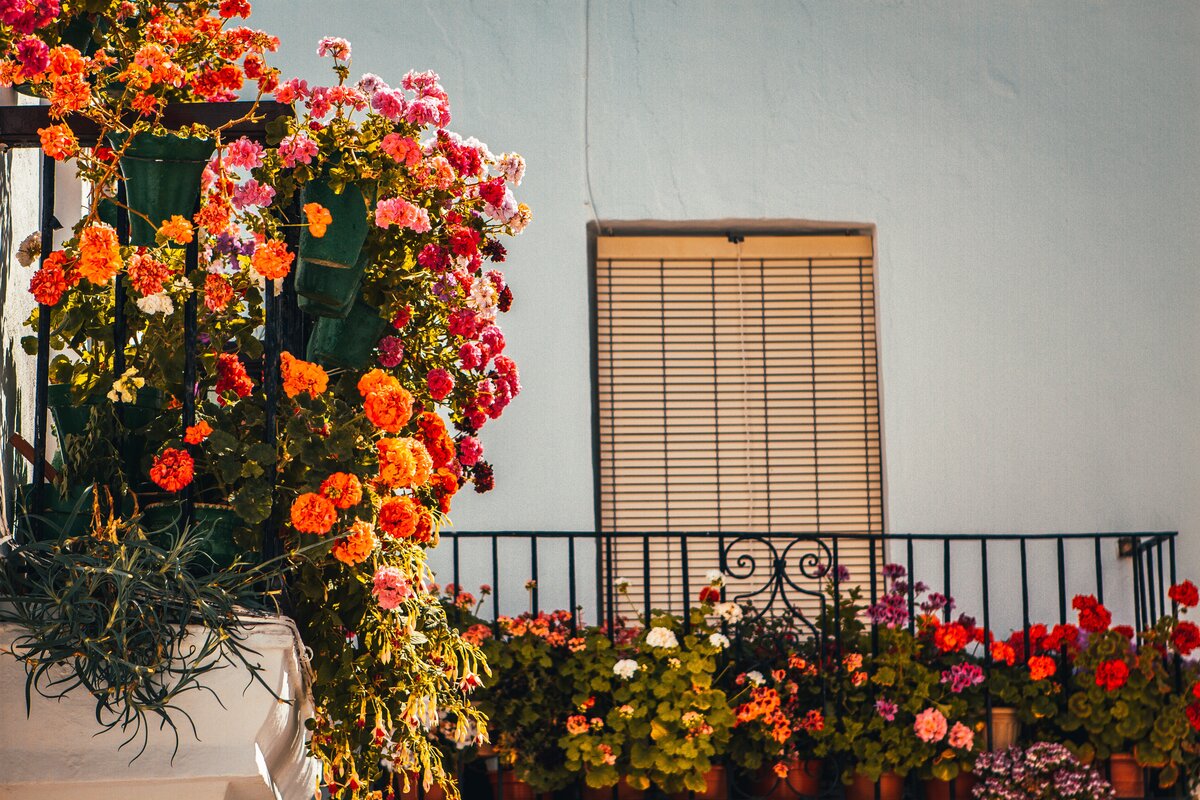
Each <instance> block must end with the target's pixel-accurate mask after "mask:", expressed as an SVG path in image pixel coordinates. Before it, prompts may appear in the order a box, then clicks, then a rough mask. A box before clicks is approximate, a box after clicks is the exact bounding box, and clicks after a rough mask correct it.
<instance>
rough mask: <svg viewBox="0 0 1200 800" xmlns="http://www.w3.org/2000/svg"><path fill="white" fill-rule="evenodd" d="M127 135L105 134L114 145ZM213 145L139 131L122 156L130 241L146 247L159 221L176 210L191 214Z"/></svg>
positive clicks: (180, 214)
mask: <svg viewBox="0 0 1200 800" xmlns="http://www.w3.org/2000/svg"><path fill="white" fill-rule="evenodd" d="M128 138H129V137H128V134H124V133H110V134H109V135H108V139H109V143H110V144H111V145H112V147H113V148H114V149H120V148H121V147H123V146H124V145H125V142H126V140H127V139H128ZM215 149H216V146H215V145H214V143H213V141H212V140H211V139H202V138H197V137H194V136H174V135H171V134H167V135H163V136H159V135H155V134H151V133H140V134H138V135H137V137H136V138H135V139H134V140H133V141H132V142H130V144H129V147H128V149H126V150H125V155H124V156H122V157H121V176H122V177H123V178H124V179H125V199H126V204H127V205H128V206H129V243H130V244H132V245H135V246H142V247H151V246H153V245H154V244H155V241H154V237H155V234H156V232H157V231H158V228H159V226H160V225H162V223H163V220H166V219H170V218H171V217H173V216H175V215H176V214H178V215H179V216H181V217H184V218H185V219H189V220H190V219H191V218H192V212H193V211H195V209H196V203H197V201H198V200H199V198H200V183H201V178H202V176H203V174H204V168H205V166H206V165H207V164H208V160H209V159H210V158H212V154H213V150H215ZM143 214H144V215H145V217H143V216H142V215H143ZM147 217H148V218H149V221H147V220H146V218H147Z"/></svg>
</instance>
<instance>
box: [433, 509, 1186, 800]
mask: <svg viewBox="0 0 1200 800" xmlns="http://www.w3.org/2000/svg"><path fill="white" fill-rule="evenodd" d="M1176 537H1177V534H1176V533H1174V532H1138V533H1127V532H1120V533H1117V532H1113V533H1059V534H1024V535H1022V534H1008V533H1005V534H996V535H979V534H885V535H873V536H856V535H849V534H838V535H830V536H815V535H811V534H796V535H785V534H778V533H771V534H764V533H746V532H731V531H700V532H679V533H667V532H662V531H648V532H620V533H608V534H597V533H594V532H590V531H589V532H543V531H486V532H484V531H456V530H453V529H448V530H444V531H443V532H442V534H441V539H442V541H441V545H440V546H439V547H438V548H437V550H435V551H434V552H433V553H432V554H431V565H432V566H433V567H434V568H435V570H436V571H437V576H438V579H439V580H441V581H443V582H452V583H453V584H455V586H457V587H459V588H460V589H464V590H467V591H474V590H475V588H476V587H478V586H480V585H484V584H486V585H488V586H489V587H490V589H491V593H490V595H489V596H488V597H487V598H486V599H485V600H484V601H483V604H482V605H481V607H480V610H479V614H480V615H481V616H483V617H484V618H489V619H491V620H492V621H493V622H495V620H496V619H497V617H499V616H501V615H516V614H519V613H522V612H525V611H538V610H544V611H549V610H554V609H570V610H573V611H574V612H576V613H575V616H574V617H573V618H572V624H574V625H576V626H583V625H591V624H595V623H597V622H601V623H607V624H608V627H609V630H612V629H613V623H614V622H616V621H617V620H618V618H619V617H622V616H631V615H633V614H635V613H640V612H642V611H645V610H650V609H654V610H669V611H672V612H674V613H680V612H683V618H684V619H686V618H687V613H686V612H688V611H689V610H690V609H691V608H692V607H693V606H695V605H696V604H697V602H698V601H697V593H698V592H699V590H700V588H701V587H703V586H706V585H708V584H709V580H708V572H709V571H710V570H711V569H713V568H714V567H715V568H716V569H719V570H720V571H721V573H722V574H723V576H724V579H725V586H724V588H723V589H722V593H723V597H722V599H724V600H732V601H737V602H739V603H745V604H748V605H749V606H750V607H751V608H752V612H751V613H752V614H756V615H768V614H783V613H786V614H789V615H790V616H791V617H792V618H793V619H795V620H796V621H797V625H796V627H797V628H798V629H799V630H800V632H801V635H803V634H804V632H805V629H807V632H808V633H809V634H810V635H821V633H820V632H819V631H818V628H817V625H816V620H817V617H818V615H819V614H820V613H821V611H822V610H823V609H824V608H825V604H826V602H827V599H826V596H825V595H824V594H823V593H822V588H823V586H824V585H825V583H826V581H828V580H832V581H833V582H834V584H835V591H838V590H839V589H845V590H846V591H848V590H849V589H850V588H851V587H852V586H857V587H859V590H860V591H861V592H862V596H863V598H864V600H870V601H871V602H874V601H875V600H876V599H877V598H879V597H880V596H881V595H882V594H883V592H884V591H885V584H884V579H883V577H882V567H883V565H884V564H885V563H896V564H900V565H901V566H903V567H904V568H905V570H906V572H907V574H908V575H909V576H911V578H912V580H910V581H909V582H908V586H909V590H908V591H909V595H908V601H909V608H908V611H909V614H908V624H909V625H910V626H913V625H914V624H915V622H914V621H915V619H916V616H917V613H914V612H919V609H918V608H917V605H918V599H917V595H916V592H915V591H914V588H913V584H914V583H915V582H917V581H923V582H924V583H926V584H927V585H928V587H929V590H930V591H932V592H940V593H942V594H944V595H946V596H950V597H954V598H955V600H956V606H955V609H954V614H955V615H957V614H959V613H965V614H968V615H970V616H971V617H973V618H975V619H976V620H977V622H978V623H979V625H981V626H982V627H983V628H984V629H985V630H989V631H992V632H994V633H995V635H996V636H997V637H998V638H999V637H1002V636H1006V635H1007V634H1008V632H1009V631H1016V630H1022V631H1023V632H1024V635H1025V640H1026V641H1028V635H1029V630H1030V627H1031V626H1032V625H1033V624H1034V623H1036V622H1046V623H1054V622H1061V623H1066V622H1068V621H1069V617H1070V616H1071V615H1072V610H1071V600H1072V598H1073V597H1074V596H1075V595H1078V594H1085V595H1086V594H1091V595H1095V596H1096V597H1097V599H1098V600H1100V601H1101V602H1102V603H1104V604H1106V605H1107V606H1108V607H1109V608H1111V609H1112V610H1113V612H1114V617H1115V620H1114V621H1115V622H1123V623H1126V624H1130V625H1131V626H1132V627H1134V628H1135V629H1136V630H1143V629H1145V628H1146V627H1149V626H1150V625H1152V624H1153V623H1154V621H1155V620H1156V619H1157V618H1158V617H1159V616H1160V615H1161V614H1164V613H1170V612H1171V611H1173V610H1176V609H1174V606H1173V604H1172V601H1171V600H1170V599H1169V597H1168V594H1167V590H1168V588H1169V587H1170V586H1171V585H1172V584H1173V583H1175V582H1176V579H1177V575H1176V561H1175V540H1176ZM863 539H868V540H869V544H870V545H871V546H870V547H869V548H867V551H868V553H869V554H870V555H869V557H868V561H867V563H866V564H865V565H863V564H861V563H860V564H858V565H857V566H858V569H857V570H852V571H851V574H850V575H849V578H848V580H847V581H845V583H844V584H843V583H842V577H843V576H844V574H843V572H842V570H839V567H840V566H844V563H843V562H842V560H841V556H842V554H843V553H844V552H846V551H847V550H848V549H849V550H852V551H854V552H857V553H859V554H861V553H862V551H863V548H862V547H861V546H859V547H855V548H847V546H846V545H847V543H848V542H851V541H854V542H855V543H856V544H859V545H861V543H862V540H863ZM631 553H632V554H633V556H631V555H630V554H631ZM614 554H624V557H623V558H622V557H620V555H614ZM638 554H640V558H637V557H636V556H637V555H638ZM664 554H666V555H664ZM860 561H861V556H860ZM864 566H865V569H863V568H862V567H864ZM941 613H942V614H944V615H945V618H946V619H947V620H949V619H950V615H951V611H950V609H949V608H946V609H943V610H942V612H941ZM873 644H875V645H877V643H873ZM982 656H983V666H984V670H985V673H986V672H987V671H988V670H989V669H990V667H991V656H990V652H988V649H987V648H984V652H983V653H982ZM753 667H754V665H737V664H731V665H729V667H728V668H730V669H734V670H738V671H744V670H746V669H751V668H753ZM984 685H985V686H986V685H987V682H986V681H985V684H984ZM991 708H992V704H991V698H990V697H987V718H986V725H987V728H988V731H989V734H990V730H991V724H992V720H991ZM462 766H463V770H462V772H463V775H462V779H463V786H464V797H467V798H487V797H492V796H494V797H496V798H497V800H504V798H503V787H504V785H505V784H504V782H503V781H498V782H497V789H496V790H495V792H494V793H493V790H491V789H490V788H489V787H488V785H487V783H486V782H485V781H483V780H482V777H481V775H479V774H477V773H478V772H479V767H478V764H477V763H476V764H465V765H462ZM726 775H727V776H728V777H727V780H729V781H730V783H731V785H730V786H729V787H728V797H730V798H752V797H754V795H753V794H751V793H750V792H749V790H748V789H746V788H745V787H742V786H739V785H736V779H735V778H734V773H733V771H732V770H727V771H726ZM839 788H840V787H839V786H837V785H831V786H827V787H826V789H825V791H824V792H823V795H822V796H829V797H838V796H840V795H839ZM954 791H955V790H954V788H953V787H952V788H951V792H952V795H951V796H952V799H953V793H954ZM1176 791H1177V790H1171V793H1170V794H1166V795H1164V794H1162V790H1158V789H1157V788H1156V785H1155V781H1154V776H1153V774H1152V773H1151V772H1150V771H1148V772H1147V775H1146V785H1145V796H1146V797H1155V796H1180V795H1179V794H1177V793H1175V792H1176ZM1178 791H1182V790H1181V789H1180V790H1178ZM1156 793H1157V794H1156ZM958 794H959V795H960V797H959V798H958V800H963V798H965V797H967V796H969V794H968V793H967V792H965V791H962V790H960V791H959V792H958ZM566 796H567V797H571V798H581V797H583V787H577V788H576V789H575V790H574V791H573V792H569V793H568V794H567V795H566ZM589 796H590V795H589ZM613 796H614V798H615V797H616V795H615V794H614V795H613ZM914 796H915V795H914Z"/></svg>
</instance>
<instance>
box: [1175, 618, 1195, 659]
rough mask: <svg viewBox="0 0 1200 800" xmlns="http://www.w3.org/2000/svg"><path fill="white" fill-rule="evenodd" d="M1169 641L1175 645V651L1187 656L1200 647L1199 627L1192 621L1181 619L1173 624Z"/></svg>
mask: <svg viewBox="0 0 1200 800" xmlns="http://www.w3.org/2000/svg"><path fill="white" fill-rule="evenodd" d="M1171 642H1172V643H1173V644H1174V645H1175V650H1176V652H1178V653H1179V655H1181V656H1189V655H1191V654H1192V651H1193V650H1195V649H1196V648H1197V647H1200V627H1197V626H1196V623H1194V622H1188V621H1186V620H1185V621H1183V622H1180V623H1179V624H1178V625H1176V626H1175V632H1174V633H1172V634H1171Z"/></svg>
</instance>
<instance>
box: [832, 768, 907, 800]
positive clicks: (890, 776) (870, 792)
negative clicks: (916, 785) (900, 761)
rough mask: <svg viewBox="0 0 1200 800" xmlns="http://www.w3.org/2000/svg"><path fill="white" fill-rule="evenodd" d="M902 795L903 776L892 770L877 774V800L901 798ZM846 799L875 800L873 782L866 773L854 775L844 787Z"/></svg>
mask: <svg viewBox="0 0 1200 800" xmlns="http://www.w3.org/2000/svg"><path fill="white" fill-rule="evenodd" d="M903 796H904V778H901V777H900V776H899V775H897V774H896V773H894V772H885V773H883V774H882V775H880V776H879V800H901V798H902V797H903ZM846 800H875V782H874V781H872V780H871V779H870V778H868V777H867V776H866V775H855V776H854V782H853V783H851V784H850V785H849V786H847V787H846Z"/></svg>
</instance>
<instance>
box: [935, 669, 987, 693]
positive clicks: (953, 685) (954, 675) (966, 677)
mask: <svg viewBox="0 0 1200 800" xmlns="http://www.w3.org/2000/svg"><path fill="white" fill-rule="evenodd" d="M942 683H948V684H950V691H952V692H954V693H955V694H959V693H960V692H962V691H963V690H964V689H967V688H970V687H971V686H978V685H979V684H981V683H983V670H982V669H981V668H980V667H979V665H978V664H955V665H954V666H953V667H951V668H950V669H948V670H943V671H942Z"/></svg>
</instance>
